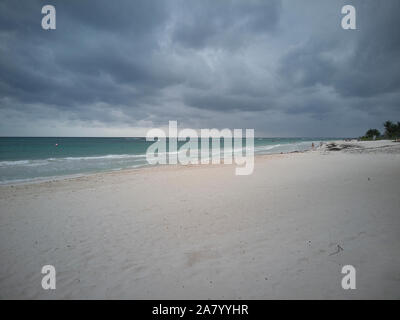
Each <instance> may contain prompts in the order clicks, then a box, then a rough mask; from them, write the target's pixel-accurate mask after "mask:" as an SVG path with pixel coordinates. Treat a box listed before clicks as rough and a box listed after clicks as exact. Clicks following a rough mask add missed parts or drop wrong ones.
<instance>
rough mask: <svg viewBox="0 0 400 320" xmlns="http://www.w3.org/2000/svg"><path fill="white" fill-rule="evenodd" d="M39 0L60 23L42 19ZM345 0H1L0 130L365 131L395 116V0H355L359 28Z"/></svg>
mask: <svg viewBox="0 0 400 320" xmlns="http://www.w3.org/2000/svg"><path fill="white" fill-rule="evenodd" d="M45 4H53V5H55V7H56V10H57V29H56V30H52V31H44V30H42V29H41V24H40V22H41V18H42V14H41V7H42V6H43V5H45ZM344 4H348V3H347V1H342V0H338V1H328V0H324V1H317V0H313V1H296V2H294V1H289V0H272V1H261V0H260V1H257V0H251V1H249V0H220V1H211V0H189V1H188V0H185V1H184V0H171V1H163V0H159V1H156V0H153V1H149V0H146V1H145V0H143V1H118V2H112V1H90V0H81V1H77V0H76V1H33V0H25V1H2V2H0V113H1V115H2V120H1V121H0V126H3V127H4V128H6V127H7V126H5V125H8V127H7V128H8V129H7V130H9V128H11V129H10V130H12V131H11V132H10V133H8V132H6V131H5V130H6V129H4V130H3V131H1V132H0V134H2V135H5V134H18V132H19V131H18V130H19V127H18V126H16V125H15V126H14V127H13V126H10V123H12V121H15V123H19V124H20V126H21V127H23V128H26V127H27V126H28V125H29V126H32V127H34V126H35V123H36V121H37V120H39V119H46V121H47V120H49V123H50V122H51V121H50V120H51V119H52V121H53V122H52V123H57V121H58V122H60V123H61V122H65V121H68V123H69V124H71V125H73V124H74V123H86V124H87V125H88V126H90V125H92V124H93V123H97V124H98V123H100V124H102V125H103V126H104V127H107V126H114V127H115V126H118V124H122V123H124V124H130V125H131V126H140V125H143V124H144V125H165V124H166V123H167V121H168V120H178V121H181V122H183V124H184V125H187V126H194V127H210V126H215V127H232V126H236V127H250V128H255V129H256V130H258V132H259V134H271V135H275V136H277V135H308V136H310V135H339V134H347V135H350V134H354V135H356V134H362V133H363V132H362V130H364V129H365V126H369V125H373V126H379V125H380V124H381V122H382V121H383V120H386V118H387V119H389V118H391V117H397V116H400V111H399V110H400V108H399V98H400V90H399V89H400V36H399V30H400V20H399V19H398V15H399V14H400V2H398V1H396V0H387V1H384V2H382V3H381V2H380V3H377V2H376V1H372V0H364V1H359V0H353V1H352V3H351V4H353V5H354V6H355V7H356V9H357V30H356V31H353V30H351V31H345V30H343V29H342V28H341V27H340V20H341V18H342V15H341V13H340V10H341V7H342V6H343V5H344ZM4 119H6V120H4ZM15 119H18V121H16V120H15ZM393 120H398V119H393ZM24 121H25V122H24ZM287 123H290V126H289V129H284V128H287V127H288V126H287ZM38 126H39V125H38ZM55 126H56V124H55ZM21 132H22V131H21ZM24 132H25V131H24ZM256 132H257V131H256ZM50 134H51V133H50ZM55 134H57V133H55Z"/></svg>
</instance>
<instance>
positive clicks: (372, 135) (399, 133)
mask: <svg viewBox="0 0 400 320" xmlns="http://www.w3.org/2000/svg"><path fill="white" fill-rule="evenodd" d="M383 127H384V128H385V132H384V133H383V134H381V132H380V131H379V130H378V129H369V130H368V131H367V132H366V133H365V135H364V136H363V137H361V139H362V140H372V139H399V138H400V122H399V121H397V123H393V122H392V121H386V122H385V123H384V124H383Z"/></svg>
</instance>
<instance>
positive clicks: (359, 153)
mask: <svg viewBox="0 0 400 320" xmlns="http://www.w3.org/2000/svg"><path fill="white" fill-rule="evenodd" d="M339 144H343V143H339ZM345 144H349V143H347V142H346V143H345ZM350 144H351V145H352V148H345V149H343V150H342V151H328V150H327V149H326V148H323V149H318V150H316V151H311V152H305V153H293V154H285V155H274V156H260V157H257V158H256V163H255V170H254V173H253V174H252V175H250V176H235V175H234V166H231V165H214V166H208V165H205V166H195V167H188V166H173V167H172V166H171V167H158V168H150V169H141V170H133V171H122V172H114V173H105V174H96V175H92V176H87V177H81V178H75V179H67V180H61V181H54V182H45V183H43V182H42V183H36V184H26V185H17V186H1V187H0V211H1V212H0V259H1V263H0V298H2V299H7V298H33V299H56V298H63V299H71V298H75V299H86V298H94V299H97V298H112V299H117V298H132V299H142V298H149V299H159V298H162V299H175V298H181V299H194V298H200V299H208V298H210V299H239V298H243V299H270V298H274V299H291V298H294V299H308V298H316V299H354V298H378V299H379V298H389V299H399V298H400V255H399V253H400V210H399V208H400V154H399V152H400V144H399V143H398V144H395V143H391V142H388V141H378V142H363V143H357V144H356V145H357V146H360V148H353V147H354V145H355V144H354V143H350ZM341 148H342V147H340V148H339V149H341ZM341 249H342V250H341ZM46 264H51V265H54V266H55V268H56V270H57V289H56V290H49V291H45V290H43V289H42V287H41V279H42V274H41V268H42V266H43V265H46ZM347 264H350V265H353V266H354V267H355V268H356V271H357V277H356V286H357V289H356V290H343V289H342V287H341V279H342V277H343V275H342V274H341V268H342V266H343V265H347Z"/></svg>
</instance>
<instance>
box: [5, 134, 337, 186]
mask: <svg viewBox="0 0 400 320" xmlns="http://www.w3.org/2000/svg"><path fill="white" fill-rule="evenodd" d="M334 139H335V138H323V139H320V138H255V139H254V150H255V154H272V153H281V152H292V151H304V150H307V149H310V148H311V143H312V142H314V143H316V144H319V142H320V141H327V140H334ZM152 143H153V142H150V141H146V139H145V138H66V137H64V138H56V137H52V138H44V137H43V138H37V137H30V138H23V137H15V138H11V137H0V184H11V183H18V182H27V181H32V180H49V179H54V178H60V177H66V176H75V175H85V174H90V173H96V172H102V171H112V170H122V169H129V168H139V167H144V166H149V164H148V163H147V161H146V150H147V148H148V147H149V146H150V145H151V144H152ZM184 143H185V142H178V149H179V146H180V145H182V144H184ZM222 146H223V143H221V151H222V150H223V148H222Z"/></svg>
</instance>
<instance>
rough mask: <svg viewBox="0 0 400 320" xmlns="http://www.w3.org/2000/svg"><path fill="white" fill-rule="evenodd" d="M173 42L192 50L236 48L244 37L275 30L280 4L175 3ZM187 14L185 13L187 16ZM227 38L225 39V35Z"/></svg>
mask: <svg viewBox="0 0 400 320" xmlns="http://www.w3.org/2000/svg"><path fill="white" fill-rule="evenodd" d="M175 8H176V10H175V16H176V18H177V23H176V24H175V26H174V31H173V35H172V36H173V39H174V40H175V41H177V42H180V43H182V45H184V46H187V47H193V48H200V47H206V46H208V45H211V46H229V41H231V42H232V43H231V45H233V46H236V45H237V44H238V43H241V41H242V40H243V39H244V36H246V35H248V34H254V33H265V32H268V31H272V30H274V29H275V27H276V25H277V22H278V19H279V10H280V8H281V3H280V1H279V0H271V1H254V0H249V1H242V0H224V1H215V0H203V1H182V0H181V1H178V3H177V5H176V7H175ZM188 13H189V14H188ZM229 34H230V35H231V37H229V36H228V37H227V35H229Z"/></svg>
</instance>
